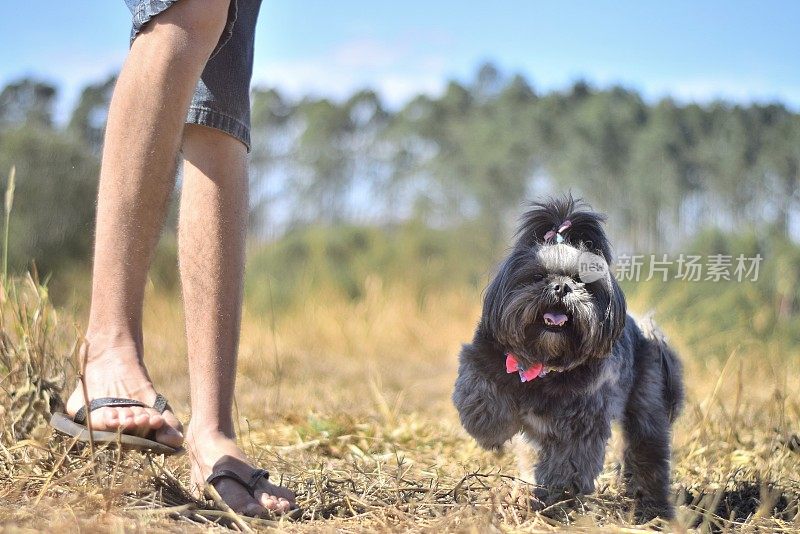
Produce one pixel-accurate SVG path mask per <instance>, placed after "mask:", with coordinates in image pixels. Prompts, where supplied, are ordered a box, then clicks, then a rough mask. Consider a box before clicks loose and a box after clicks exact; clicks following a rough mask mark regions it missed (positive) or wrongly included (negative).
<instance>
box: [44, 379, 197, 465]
mask: <svg viewBox="0 0 800 534" xmlns="http://www.w3.org/2000/svg"><path fill="white" fill-rule="evenodd" d="M132 406H133V407H142V408H147V407H148V406H147V405H146V404H145V403H143V402H139V401H137V400H133V399H122V398H118V397H102V398H99V399H95V400H93V401H92V402H90V403H89V411H90V412H93V411H95V410H97V409H98V408H106V407H114V408H124V407H132ZM152 408H153V409H154V410H156V411H157V412H158V413H164V410H167V409H170V408H169V403H168V402H167V399H166V398H165V397H164V396H163V395H161V394H158V395H156V400H155V402H154V403H153V406H152ZM50 426H52V427H53V428H55V429H56V430H58V431H59V432H63V433H64V434H67V435H68V436H72V437H73V438H76V439H77V440H78V441H84V442H88V441H89V440H90V438H89V429H88V428H87V426H86V408H85V407H81V409H80V410H78V411H77V412H76V413H75V417H70V416H69V415H68V414H66V413H60V412H57V413H54V414H53V416H52V417H51V418H50ZM154 435H155V432H151V433H150V434H148V436H151V437H152V436H154ZM91 441H93V442H94V443H99V444H102V445H120V446H121V447H122V448H123V449H129V450H137V451H143V452H152V453H155V454H165V455H170V454H177V453H181V452H183V447H178V448H174V447H170V446H169V445H164V444H163V443H160V442H158V441H156V440H155V439H149V437H147V438H142V437H139V436H134V435H132V434H124V433H120V432H112V431H108V430H92V432H91Z"/></svg>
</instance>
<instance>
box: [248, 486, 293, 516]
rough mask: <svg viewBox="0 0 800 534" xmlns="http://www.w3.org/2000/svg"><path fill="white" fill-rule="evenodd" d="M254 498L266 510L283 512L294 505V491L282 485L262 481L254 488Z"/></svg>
mask: <svg viewBox="0 0 800 534" xmlns="http://www.w3.org/2000/svg"><path fill="white" fill-rule="evenodd" d="M256 498H257V499H258V500H259V502H260V503H261V504H262V505H263V506H264V508H266V509H267V510H271V511H273V512H278V513H285V512H287V511H289V510H290V509H291V508H292V507H294V506H295V502H294V501H295V498H294V493H292V492H291V491H289V490H288V489H286V488H284V487H282V486H276V485H274V484H269V483H268V482H262V484H261V485H259V489H258V490H256Z"/></svg>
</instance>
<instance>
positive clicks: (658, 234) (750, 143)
mask: <svg viewBox="0 0 800 534" xmlns="http://www.w3.org/2000/svg"><path fill="white" fill-rule="evenodd" d="M114 81H115V80H114V79H113V78H111V79H108V80H104V81H102V82H100V83H96V84H90V85H88V86H86V87H85V88H84V90H83V91H82V93H81V96H80V98H79V99H78V102H77V104H76V105H75V108H74V109H73V110H72V111H71V114H70V118H69V120H68V121H66V122H65V123H64V124H57V123H56V121H55V119H54V112H55V106H56V104H57V102H58V100H57V98H58V91H57V87H55V86H54V85H52V84H50V83H48V82H44V81H41V80H35V79H23V80H19V81H15V82H13V83H9V84H8V85H6V87H5V88H3V90H2V92H0V176H2V180H3V182H4V181H5V179H6V176H7V171H8V169H9V168H10V166H11V165H12V164H15V165H16V167H17V194H16V200H15V216H14V223H13V226H12V243H11V247H12V255H11V257H12V259H16V261H17V264H18V265H22V264H26V263H27V261H28V260H30V259H36V261H37V263H39V264H40V266H46V267H47V268H56V267H57V266H58V265H59V263H61V262H62V261H65V260H83V259H86V258H88V256H89V248H90V242H91V233H92V232H91V229H92V220H93V210H94V203H95V199H94V195H95V191H96V180H97V174H98V164H99V154H100V148H101V144H102V136H103V128H104V125H105V118H106V113H107V107H108V102H109V99H110V95H111V91H112V89H113V85H114ZM252 122H253V134H252V138H253V146H252V151H251V187H252V195H251V196H252V207H251V220H252V228H253V235H254V236H259V237H261V238H262V239H265V240H271V239H275V238H279V237H281V236H283V235H285V234H286V233H287V232H291V231H292V230H293V229H297V228H306V227H309V226H314V225H325V226H328V227H331V226H337V225H352V224H358V225H368V226H373V227H389V226H396V225H403V224H414V225H421V227H426V228H434V229H447V228H459V227H463V226H464V225H469V228H471V232H478V233H480V234H482V235H481V237H482V238H483V239H485V240H486V241H487V242H490V243H497V246H498V247H502V246H504V242H505V240H506V239H507V237H508V235H509V232H510V231H511V229H512V228H513V225H514V223H515V222H516V217H517V216H518V215H519V213H520V211H521V209H522V206H523V201H524V200H525V199H526V198H530V197H533V196H536V195H539V194H547V193H551V194H558V193H559V192H561V191H565V190H570V191H572V192H573V194H575V195H578V196H582V197H584V198H586V199H587V200H588V201H590V202H591V203H592V204H593V205H594V206H595V207H596V208H598V209H601V210H603V211H605V212H606V213H608V214H609V225H610V229H611V231H612V233H613V235H614V236H615V238H616V240H617V244H618V248H622V249H624V250H628V251H638V252H645V253H647V252H658V251H666V250H674V249H675V248H676V247H678V246H680V245H681V244H682V243H685V242H686V241H687V240H688V239H691V238H692V237H693V236H694V235H695V234H696V233H697V231H698V230H699V229H703V228H707V227H717V228H720V229H722V230H724V231H727V232H734V233H735V232H736V231H737V230H738V229H748V230H752V229H753V228H756V229H761V230H760V231H762V232H763V233H764V234H765V235H772V236H783V237H785V238H792V237H794V238H795V239H796V238H797V226H798V225H799V224H800V220H798V204H799V203H800V193H798V184H799V183H800V115H798V114H797V113H795V112H794V111H792V110H791V109H789V108H787V107H786V106H785V105H784V104H781V103H771V104H755V103H753V104H746V105H745V104H731V103H727V102H722V101H719V102H712V103H708V104H703V105H701V104H681V103H678V102H676V101H674V100H672V99H669V98H666V99H663V100H660V101H658V102H647V101H645V100H644V99H643V98H642V96H641V95H640V94H639V93H637V92H636V91H635V90H631V89H628V88H624V87H618V86H614V87H607V88H596V87H592V86H591V85H589V84H587V83H586V82H583V81H578V82H576V83H574V84H573V85H572V86H570V87H568V88H566V89H564V90H559V91H550V92H546V93H540V92H537V90H536V89H535V88H534V87H533V86H532V85H531V84H530V83H529V81H528V80H526V79H525V77H523V76H521V75H506V74H505V73H502V72H500V71H499V70H498V69H497V68H496V67H494V66H493V65H492V64H485V65H482V66H481V67H480V68H479V69H477V71H476V73H475V76H474V77H473V79H472V80H470V81H466V82H464V81H462V82H459V81H451V82H449V84H448V85H447V87H446V89H445V90H444V91H443V93H442V94H440V95H437V96H430V95H419V96H417V97H416V98H413V99H411V100H410V101H409V102H407V103H406V104H405V105H404V106H402V107H400V108H391V107H388V106H387V105H386V104H385V103H384V102H383V101H382V99H381V98H380V96H379V95H378V94H377V93H375V92H374V91H370V90H362V91H358V92H355V93H354V94H353V95H352V96H350V97H349V98H348V99H346V100H343V101H334V100H330V99H326V98H315V97H306V98H303V99H299V100H298V99H291V98H289V97H287V96H286V95H284V94H281V93H280V92H279V91H278V90H276V89H268V88H256V89H254V91H253V98H252Z"/></svg>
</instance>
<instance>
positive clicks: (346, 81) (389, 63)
mask: <svg viewBox="0 0 800 534" xmlns="http://www.w3.org/2000/svg"><path fill="white" fill-rule="evenodd" d="M445 67H446V61H445V59H444V56H443V55H442V54H439V53H436V52H430V51H426V50H421V49H420V45H419V44H418V43H414V42H413V41H412V40H411V39H409V38H402V39H399V40H397V41H396V42H385V41H380V40H377V39H373V38H358V39H353V40H350V41H346V42H344V43H342V44H340V45H339V46H337V47H335V48H334V49H332V50H330V51H329V52H326V53H325V54H322V55H320V56H317V57H309V58H305V59H302V60H295V61H272V62H268V63H267V62H265V63H263V64H257V65H255V67H254V72H253V83H254V84H255V85H259V84H260V85H267V86H272V87H277V88H279V89H280V90H282V91H285V92H286V93H288V94H289V95H291V96H293V97H302V96H306V95H309V94H311V95H316V96H326V97H330V98H334V99H342V98H346V97H348V96H349V95H351V94H352V93H353V92H354V91H356V90H358V89H363V88H370V89H373V90H375V91H377V92H378V93H379V94H380V95H381V97H382V98H383V99H384V101H385V102H386V104H387V105H389V106H392V107H397V106H401V105H402V104H404V103H405V102H407V101H408V100H409V99H410V98H412V97H414V96H416V95H418V94H420V93H426V94H436V93H439V92H441V91H442V89H443V88H444V86H445V82H446V79H447V73H446V71H445Z"/></svg>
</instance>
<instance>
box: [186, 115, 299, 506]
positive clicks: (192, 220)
mask: <svg viewBox="0 0 800 534" xmlns="http://www.w3.org/2000/svg"><path fill="white" fill-rule="evenodd" d="M183 153H184V158H185V160H184V161H185V163H184V173H183V194H182V197H181V211H180V224H179V232H178V239H179V241H178V243H179V255H180V270H181V281H182V284H183V299H184V309H185V314H186V335H187V341H188V348H189V374H190V379H191V388H192V422H191V424H190V425H189V431H188V433H187V436H186V447H187V449H188V450H189V454H190V457H191V459H192V480H193V482H194V483H195V484H196V485H198V486H200V487H202V485H203V484H204V481H205V479H206V477H208V475H210V474H211V473H212V472H214V471H219V470H221V469H228V470H231V471H234V472H236V473H238V474H239V475H240V476H241V477H242V478H243V479H245V480H247V479H248V478H249V476H250V473H251V472H252V467H251V466H250V462H249V460H248V459H247V457H246V456H245V454H244V453H243V452H242V450H241V449H240V448H239V447H238V446H237V445H236V439H235V437H236V436H235V432H234V425H233V418H232V414H231V412H232V408H233V391H234V382H235V380H236V355H237V350H238V344H239V328H240V323H241V309H242V277H243V274H244V247H245V229H246V223H247V151H246V148H245V146H244V145H243V144H242V143H241V142H239V141H237V140H236V139H234V138H233V137H230V136H228V135H227V134H224V133H222V132H220V131H218V130H214V129H211V128H206V127H203V126H195V125H188V126H187V127H186V130H185V133H184V144H183ZM215 487H216V489H217V491H219V493H220V495H221V496H222V498H223V499H225V501H226V502H227V504H228V505H229V506H230V507H231V508H233V509H234V510H236V511H239V512H242V513H246V514H248V515H258V514H260V513H262V512H263V511H264V508H268V509H271V510H278V511H286V510H288V509H289V508H290V506H291V505H292V504H293V502H294V496H293V495H292V493H291V492H289V491H288V490H286V489H285V488H281V487H279V486H275V485H273V484H269V483H268V482H266V481H262V482H261V483H260V490H259V491H257V492H256V495H255V498H253V497H252V496H251V495H250V494H249V493H248V492H247V491H246V490H245V488H243V487H242V486H241V485H240V484H238V483H236V482H235V481H232V480H230V479H227V480H226V479H223V480H220V481H219V482H216V483H215Z"/></svg>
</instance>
